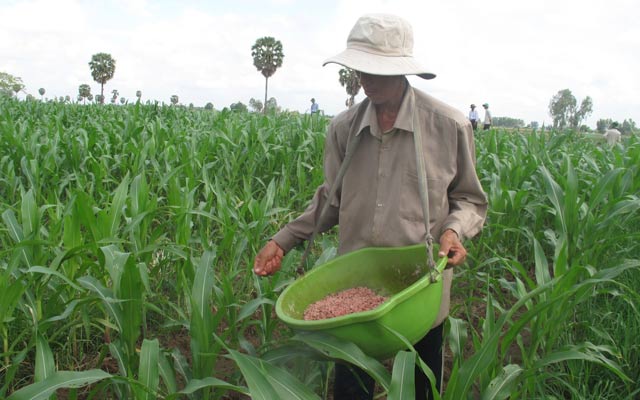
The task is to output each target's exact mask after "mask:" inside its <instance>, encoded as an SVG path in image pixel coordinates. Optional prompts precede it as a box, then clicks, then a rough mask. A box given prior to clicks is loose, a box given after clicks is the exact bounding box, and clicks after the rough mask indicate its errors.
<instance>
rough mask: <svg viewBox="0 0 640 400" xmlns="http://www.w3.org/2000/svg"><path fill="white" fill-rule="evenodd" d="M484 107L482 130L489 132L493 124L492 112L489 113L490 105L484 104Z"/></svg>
mask: <svg viewBox="0 0 640 400" xmlns="http://www.w3.org/2000/svg"><path fill="white" fill-rule="evenodd" d="M482 107H483V108H484V124H483V126H482V130H484V131H487V130H489V128H491V123H492V122H493V121H492V119H491V111H489V104H488V103H484V104H483V105H482Z"/></svg>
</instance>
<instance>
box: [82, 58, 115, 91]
mask: <svg viewBox="0 0 640 400" xmlns="http://www.w3.org/2000/svg"><path fill="white" fill-rule="evenodd" d="M89 68H90V69H91V77H93V80H94V81H96V82H97V83H99V84H100V98H99V101H100V103H101V104H102V103H104V85H105V83H107V81H109V80H111V78H113V75H114V74H115V72H116V60H114V59H113V57H111V54H107V53H96V54H94V55H93V56H91V61H89Z"/></svg>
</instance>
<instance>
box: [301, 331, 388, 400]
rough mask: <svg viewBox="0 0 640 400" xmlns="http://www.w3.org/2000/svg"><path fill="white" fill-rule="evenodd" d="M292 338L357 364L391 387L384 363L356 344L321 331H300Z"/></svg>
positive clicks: (381, 382) (334, 356) (379, 381)
mask: <svg viewBox="0 0 640 400" xmlns="http://www.w3.org/2000/svg"><path fill="white" fill-rule="evenodd" d="M291 340H293V341H300V342H302V343H305V344H307V345H308V346H311V347H312V348H314V349H316V350H318V351H320V352H321V353H323V354H324V355H325V356H326V357H329V358H332V359H340V360H343V361H346V362H348V363H349V364H352V365H355V366H357V367H359V368H360V369H362V370H364V371H365V372H366V373H368V374H369V375H371V376H372V377H373V378H374V379H375V380H376V381H377V382H378V383H380V385H382V387H383V388H384V389H385V390H388V389H389V384H390V382H391V376H390V374H389V372H388V371H387V370H386V368H385V367H384V365H382V364H381V363H380V362H379V361H378V360H376V359H374V358H372V357H369V356H367V355H366V354H364V353H363V352H362V350H361V349H360V348H359V347H358V346H356V345H355V344H353V343H351V342H346V341H342V340H339V339H337V338H335V337H333V336H330V335H326V334H322V333H319V332H311V333H298V334H296V335H295V336H294V337H292V338H291Z"/></svg>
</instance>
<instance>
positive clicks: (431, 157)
mask: <svg viewBox="0 0 640 400" xmlns="http://www.w3.org/2000/svg"><path fill="white" fill-rule="evenodd" d="M411 96H415V108H416V109H415V110H414V109H413V106H412V101H411ZM414 112H417V113H418V120H419V123H420V124H421V126H420V132H422V135H423V140H422V142H423V147H424V154H425V163H426V174H427V184H428V192H429V217H430V229H431V233H432V235H433V237H434V238H435V240H436V241H437V240H438V239H439V238H440V235H441V234H442V232H443V231H444V230H445V229H453V230H454V231H456V232H457V233H458V235H459V236H460V237H461V239H464V238H470V237H473V236H474V235H476V234H477V233H478V232H479V231H480V229H481V228H482V225H483V223H484V220H485V217H486V212H487V200H486V196H485V194H484V192H483V190H482V187H481V185H480V181H479V180H478V176H477V174H476V171H475V145H474V142H473V129H472V127H471V123H470V122H469V120H468V119H467V118H466V117H465V116H464V114H462V113H461V112H460V111H458V110H456V109H454V108H452V107H450V106H448V105H446V104H444V103H442V102H441V101H439V100H436V99H435V98H433V97H431V96H429V95H427V94H425V93H423V92H421V91H419V90H417V89H414V88H412V87H410V86H409V87H408V89H407V91H406V92H405V96H404V98H403V101H402V104H401V106H400V111H399V113H398V116H397V118H396V122H395V124H394V127H393V129H392V130H391V131H390V132H387V133H382V132H381V131H380V128H379V127H378V123H377V119H376V111H375V108H374V106H373V104H371V103H370V102H369V101H368V100H367V99H365V100H364V101H363V102H361V103H359V104H357V105H356V106H354V107H351V108H350V109H348V110H346V111H344V112H342V113H341V114H339V115H337V116H336V117H335V118H334V119H333V120H332V121H331V124H330V125H329V128H328V131H327V138H326V142H325V155H324V174H325V181H324V183H323V184H322V185H321V186H320V187H319V188H318V189H317V191H316V193H315V195H314V197H313V200H312V202H311V204H310V205H309V207H308V208H307V209H306V211H305V212H304V213H303V214H302V215H301V216H300V217H298V218H297V219H295V220H294V221H292V222H290V223H289V224H287V225H286V226H285V227H284V228H283V229H281V230H280V231H279V232H278V233H277V234H276V235H275V236H274V237H273V239H274V240H275V241H276V243H278V244H279V245H280V246H281V247H282V248H283V249H284V250H285V251H289V250H290V249H291V248H293V247H294V246H295V245H297V244H298V243H300V242H301V241H303V240H307V239H308V238H309V237H310V236H311V234H312V232H313V230H314V227H315V225H316V223H317V222H318V221H317V219H318V216H319V214H320V211H321V209H322V206H323V205H324V203H325V201H326V198H327V196H328V194H329V191H330V188H331V185H332V183H333V181H334V180H335V177H336V175H337V173H338V170H339V168H340V164H341V162H342V160H343V159H344V156H345V151H346V148H347V143H348V142H349V140H350V138H351V137H353V135H363V136H362V138H361V140H360V143H359V144H358V146H357V148H356V150H355V152H354V154H353V159H352V160H351V163H350V165H349V166H348V168H347V171H346V173H345V176H344V179H343V182H342V186H341V188H340V189H339V190H338V191H337V194H336V196H335V198H333V199H331V207H330V209H329V212H328V213H327V214H328V215H327V216H326V217H325V220H324V221H321V223H322V225H321V229H320V231H321V232H324V231H326V230H328V229H330V228H331V227H333V226H335V225H337V224H338V225H339V233H338V235H339V249H338V253H339V254H344V253H348V252H350V251H353V250H357V249H360V248H363V247H397V246H407V245H411V244H416V243H423V242H424V240H425V234H426V232H425V227H424V217H423V213H422V206H421V204H422V203H421V198H420V194H419V190H418V173H417V169H416V159H415V148H414V142H413V120H412V115H413V113H414ZM444 278H445V279H444V289H445V290H444V291H443V299H442V300H443V301H442V305H441V310H440V315H439V316H438V320H437V321H436V324H435V325H438V324H440V323H441V322H442V321H443V320H444V318H445V317H446V315H447V313H448V310H449V296H450V287H451V278H452V271H451V270H450V269H449V270H446V271H445V277H444Z"/></svg>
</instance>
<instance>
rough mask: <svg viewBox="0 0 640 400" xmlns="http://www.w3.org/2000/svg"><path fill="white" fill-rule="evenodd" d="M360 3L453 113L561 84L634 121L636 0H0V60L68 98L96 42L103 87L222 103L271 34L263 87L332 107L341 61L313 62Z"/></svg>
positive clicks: (513, 105) (596, 113)
mask: <svg viewBox="0 0 640 400" xmlns="http://www.w3.org/2000/svg"><path fill="white" fill-rule="evenodd" d="M370 12H374V13H377V12H386V13H394V14H397V15H399V16H402V17H404V18H405V19H407V20H408V21H409V22H410V23H411V24H412V25H413V29H414V43H415V48H414V55H415V56H416V58H417V59H418V60H419V61H420V63H421V64H423V65H424V66H425V67H427V68H428V69H430V70H431V71H432V72H434V73H435V74H436V75H437V77H436V78H435V79H433V80H430V81H425V80H422V79H420V78H417V77H412V78H410V81H411V83H412V84H413V85H414V86H416V87H418V88H420V89H421V90H424V91H426V92H428V93H430V94H432V95H434V96H435V97H437V98H439V99H441V100H443V101H445V102H447V103H449V104H451V105H452V106H454V107H456V108H459V109H460V110H462V111H463V112H465V113H466V112H467V111H468V109H469V104H470V103H475V104H482V103H484V102H488V103H489V104H490V108H491V110H492V112H493V116H494V117H496V116H502V117H511V118H519V119H522V120H524V121H525V123H529V122H531V121H537V122H539V123H540V124H542V123H546V124H549V123H550V122H551V117H550V116H549V112H548V105H549V101H550V99H551V97H553V95H554V94H556V93H557V92H558V91H559V90H562V89H570V90H571V91H572V92H573V94H574V96H575V97H576V98H577V100H578V102H580V101H582V99H583V98H584V97H585V96H590V97H591V98H592V100H593V114H592V115H591V116H590V117H589V118H588V120H587V123H588V124H589V125H590V126H591V127H595V122H596V121H597V120H598V119H600V118H612V119H614V120H619V121H620V122H622V120H623V119H628V118H631V119H633V120H634V121H635V122H636V123H637V124H640V95H639V94H638V92H639V91H640V78H639V72H638V71H640V23H639V22H638V21H639V19H638V15H640V5H639V4H638V1H637V0H608V1H600V0H598V1H596V0H582V1H578V0H553V1H552V0H535V1H514V0H486V1H479V0H475V1H470V0H441V1H436V0H430V1H425V0H423V1H418V0H413V1H412V0H391V1H384V0H344V1H340V0H325V1H296V0H262V1H254V0H235V1H218V0H202V1H199V0H183V1H152V0H112V1H88V0H0V21H1V22H0V71H3V72H7V73H10V74H12V75H14V76H18V77H21V78H22V80H23V82H24V84H25V85H26V91H27V93H30V94H33V95H35V96H36V97H39V95H38V88H40V87H43V88H45V89H46V95H45V97H53V96H56V97H57V96H66V95H70V96H72V97H75V96H76V95H77V93H78V86H79V85H80V84H83V83H88V84H89V85H90V86H91V89H92V93H94V94H97V93H99V92H100V85H99V84H98V83H96V82H94V81H93V80H92V78H91V73H90V70H89V66H88V62H89V60H90V59H91V56H92V55H93V54H95V53H99V52H105V53H110V54H111V55H112V56H113V58H114V59H115V60H116V71H115V76H114V78H113V79H112V80H110V81H109V82H107V84H106V85H105V96H110V93H111V90H113V89H117V90H118V91H119V92H120V94H121V96H124V97H125V98H127V99H135V92H136V90H141V91H142V96H143V100H158V101H162V102H165V103H169V100H170V97H171V95H174V94H176V95H178V96H179V98H180V103H182V104H189V103H193V104H194V105H196V106H203V105H204V104H206V103H207V102H212V103H213V104H214V107H215V108H217V109H221V108H223V107H225V106H229V105H230V104H231V103H234V102H237V101H241V102H243V103H245V104H248V103H249V99H251V98H252V97H254V98H256V99H260V100H262V99H263V98H264V83H265V80H264V77H263V76H262V75H261V74H260V73H259V72H258V71H257V70H256V69H255V67H254V66H253V60H252V58H251V46H252V45H253V43H255V41H256V39H258V38H260V37H263V36H273V37H275V38H276V39H278V40H280V41H281V42H282V45H283V49H284V54H285V57H284V63H283V66H282V67H281V68H280V69H278V70H277V72H276V73H275V75H273V76H272V77H271V78H270V79H269V92H268V94H269V97H275V98H276V99H277V101H278V104H279V105H280V106H282V107H283V108H287V109H290V110H297V111H300V112H306V111H308V109H309V106H310V102H309V100H310V98H311V97H314V98H315V99H316V100H317V102H318V103H319V104H320V108H321V109H324V110H325V113H326V114H332V115H333V114H336V113H338V112H340V111H341V110H343V109H344V101H345V99H346V98H347V94H346V92H345V90H344V88H343V87H342V86H340V84H339V81H338V71H339V69H340V67H339V66H338V65H335V64H329V65H327V66H325V67H322V61H323V60H325V59H326V58H328V57H330V56H333V55H335V54H337V53H339V52H340V51H342V50H343V49H344V48H345V46H346V39H347V35H348V34H349V31H350V30H351V28H352V26H353V25H354V23H355V21H356V20H357V18H358V17H359V16H360V15H362V14H365V13H370ZM22 96H24V95H22ZM362 98H363V94H362V93H361V94H360V95H358V97H357V98H356V100H361V99H362ZM481 115H482V112H481Z"/></svg>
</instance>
